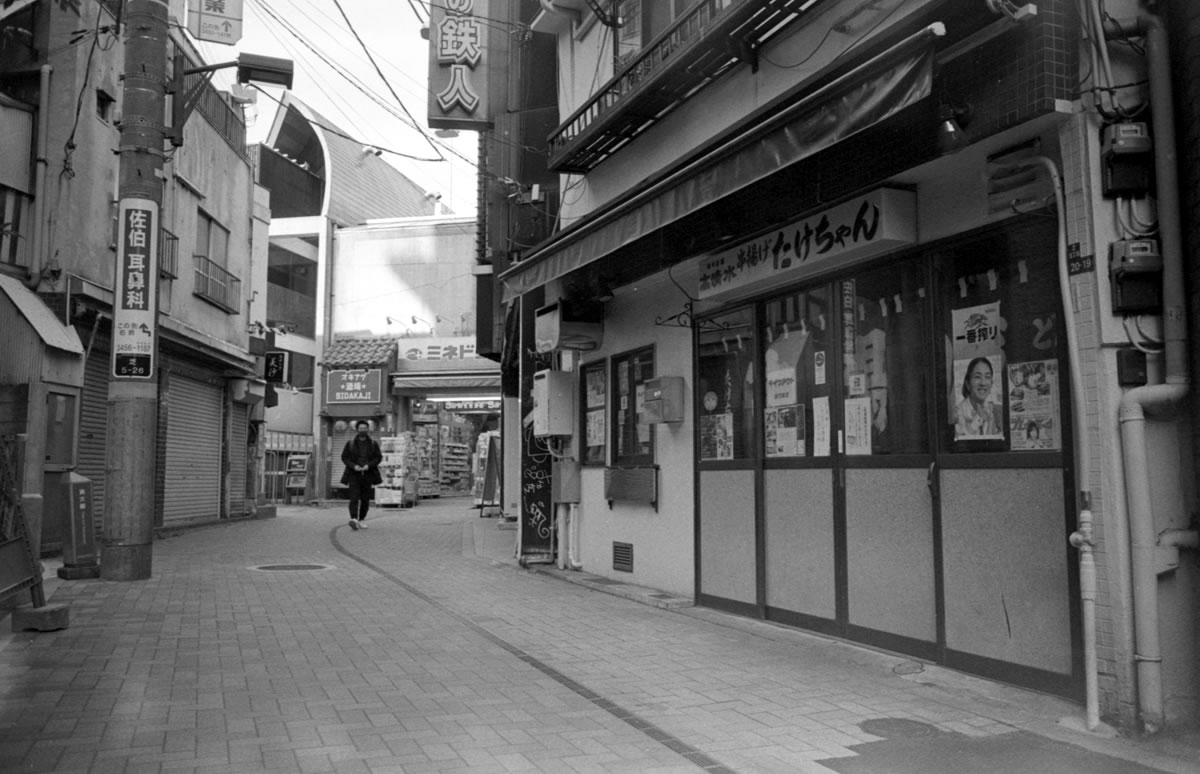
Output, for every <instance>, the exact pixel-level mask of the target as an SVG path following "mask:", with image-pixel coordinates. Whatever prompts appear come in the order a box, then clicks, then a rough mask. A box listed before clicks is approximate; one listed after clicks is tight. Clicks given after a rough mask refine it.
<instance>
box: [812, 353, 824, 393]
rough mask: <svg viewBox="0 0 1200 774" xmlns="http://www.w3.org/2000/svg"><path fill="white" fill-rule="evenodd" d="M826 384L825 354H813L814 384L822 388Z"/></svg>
mask: <svg viewBox="0 0 1200 774" xmlns="http://www.w3.org/2000/svg"><path fill="white" fill-rule="evenodd" d="M824 383H825V353H824V352H823V351H821V352H814V353H813V384H815V385H817V386H820V385H822V384H824Z"/></svg>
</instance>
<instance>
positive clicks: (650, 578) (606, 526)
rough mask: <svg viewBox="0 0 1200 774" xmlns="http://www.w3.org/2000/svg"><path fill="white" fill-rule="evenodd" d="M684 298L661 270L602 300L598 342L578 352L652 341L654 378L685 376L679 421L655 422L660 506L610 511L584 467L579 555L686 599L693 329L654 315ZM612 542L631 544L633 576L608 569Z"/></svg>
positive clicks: (591, 565)
mask: <svg viewBox="0 0 1200 774" xmlns="http://www.w3.org/2000/svg"><path fill="white" fill-rule="evenodd" d="M684 301H686V299H685V298H683V296H682V295H681V294H680V292H679V290H678V289H677V288H676V287H675V286H674V285H673V284H671V282H670V281H669V280H668V279H667V278H666V275H665V274H663V275H659V276H658V277H655V278H652V279H650V280H648V281H645V282H639V283H637V284H635V285H631V286H628V287H625V288H622V289H621V290H620V291H619V292H618V294H617V296H616V297H615V298H614V299H613V300H612V301H609V302H608V303H607V304H606V307H607V308H606V310H605V312H606V315H605V322H604V342H603V346H602V347H601V348H600V349H598V350H596V351H594V352H587V353H585V354H584V356H583V361H584V362H588V363H591V362H594V361H596V360H598V359H600V358H604V357H612V356H613V355H619V354H621V353H623V352H627V351H629V350H632V349H638V348H640V347H645V346H648V345H651V344H652V345H654V373H655V375H657V376H683V377H685V382H686V383H685V389H684V393H685V406H684V417H685V419H684V421H682V422H673V423H664V424H657V425H654V434H655V448H654V458H655V463H656V464H657V465H658V466H659V472H658V495H659V500H658V510H657V511H655V509H654V508H652V507H650V506H649V505H645V504H640V503H622V502H620V501H617V502H615V503H614V504H613V507H612V509H611V510H610V509H609V507H608V504H607V502H606V501H605V499H604V468H603V467H585V468H584V469H583V472H582V479H581V486H582V491H581V505H580V506H579V508H580V518H581V521H580V549H581V557H580V558H581V561H582V562H583V569H584V570H585V571H587V572H590V573H594V574H596V575H601V576H604V577H609V578H617V579H619V580H623V581H626V582H629V583H636V584H639V585H643V586H650V587H652V588H658V589H663V590H665V591H669V592H671V593H674V594H680V595H685V596H691V595H692V593H693V592H694V590H695V589H694V585H695V562H694V557H693V550H694V547H695V526H694V518H695V497H694V479H693V460H694V442H693V438H694V432H693V429H692V428H693V421H692V414H693V411H692V405H691V403H692V401H691V390H692V384H691V381H692V359H693V358H692V338H691V330H690V329H688V328H681V327H679V326H676V325H665V326H656V325H655V324H654V319H655V316H667V315H668V313H669V314H673V313H674V312H675V311H677V310H678V309H679V308H681V307H682V305H683V303H684ZM668 310H669V312H668ZM610 421H611V419H610ZM579 437H580V436H579V435H578V434H577V435H576V438H579ZM610 453H611V450H610ZM614 541H619V542H623V543H632V544H633V547H634V549H633V550H634V571H633V573H627V572H616V571H614V570H613V568H612V544H613V542H614Z"/></svg>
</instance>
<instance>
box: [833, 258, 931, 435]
mask: <svg viewBox="0 0 1200 774" xmlns="http://www.w3.org/2000/svg"><path fill="white" fill-rule="evenodd" d="M837 287H838V288H839V289H840V290H841V302H842V305H841V320H842V337H841V339H842V340H841V355H842V369H843V371H842V416H843V420H842V421H843V427H844V443H845V451H846V454H847V455H869V454H921V453H926V452H928V451H929V447H930V443H929V424H928V422H929V413H928V410H927V405H928V403H927V401H928V383H927V374H928V369H929V357H928V354H927V350H928V347H927V346H926V342H927V339H926V336H927V335H928V334H927V332H926V331H927V328H926V317H927V314H928V302H927V301H926V295H927V294H926V292H925V274H924V272H923V271H922V267H921V264H920V263H917V262H913V261H909V262H903V263H895V264H889V265H887V266H884V267H881V268H879V269H875V270H872V271H868V272H864V273H862V274H859V275H858V276H856V277H855V278H854V279H847V280H843V281H842V282H840V283H838V286H837Z"/></svg>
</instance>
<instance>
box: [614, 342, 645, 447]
mask: <svg viewBox="0 0 1200 774" xmlns="http://www.w3.org/2000/svg"><path fill="white" fill-rule="evenodd" d="M612 369H613V374H612V380H613V381H612V389H611V390H610V394H611V395H612V399H611V402H610V405H609V414H608V415H609V416H610V417H612V420H613V438H614V441H615V444H616V448H615V450H614V454H613V464H614V465H652V464H653V463H654V427H653V426H652V425H651V424H650V423H649V422H647V421H646V416H645V414H646V382H647V381H648V380H650V379H653V378H654V348H653V347H646V348H644V349H639V350H635V351H633V352H627V353H625V354H624V355H620V356H618V357H614V358H613V359H612Z"/></svg>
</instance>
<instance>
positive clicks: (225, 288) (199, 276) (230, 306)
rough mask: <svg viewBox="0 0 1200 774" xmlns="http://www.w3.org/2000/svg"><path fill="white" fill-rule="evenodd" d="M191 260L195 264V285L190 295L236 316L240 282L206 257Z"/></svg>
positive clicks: (240, 297)
mask: <svg viewBox="0 0 1200 774" xmlns="http://www.w3.org/2000/svg"><path fill="white" fill-rule="evenodd" d="M192 259H193V260H195V262H196V285H195V287H193V288H192V295H194V296H198V297H200V298H202V299H204V300H205V301H207V302H209V303H210V304H212V305H213V306H217V307H220V308H221V309H224V310H225V311H226V312H228V313H229V314H237V313H238V308H239V306H240V305H241V303H242V281H241V280H240V279H238V278H237V277H235V276H233V275H232V274H230V273H229V272H227V271H225V270H224V269H222V268H221V267H220V266H218V265H217V264H215V263H213V262H212V261H210V260H209V259H208V257H207V256H204V255H193V256H192Z"/></svg>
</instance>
